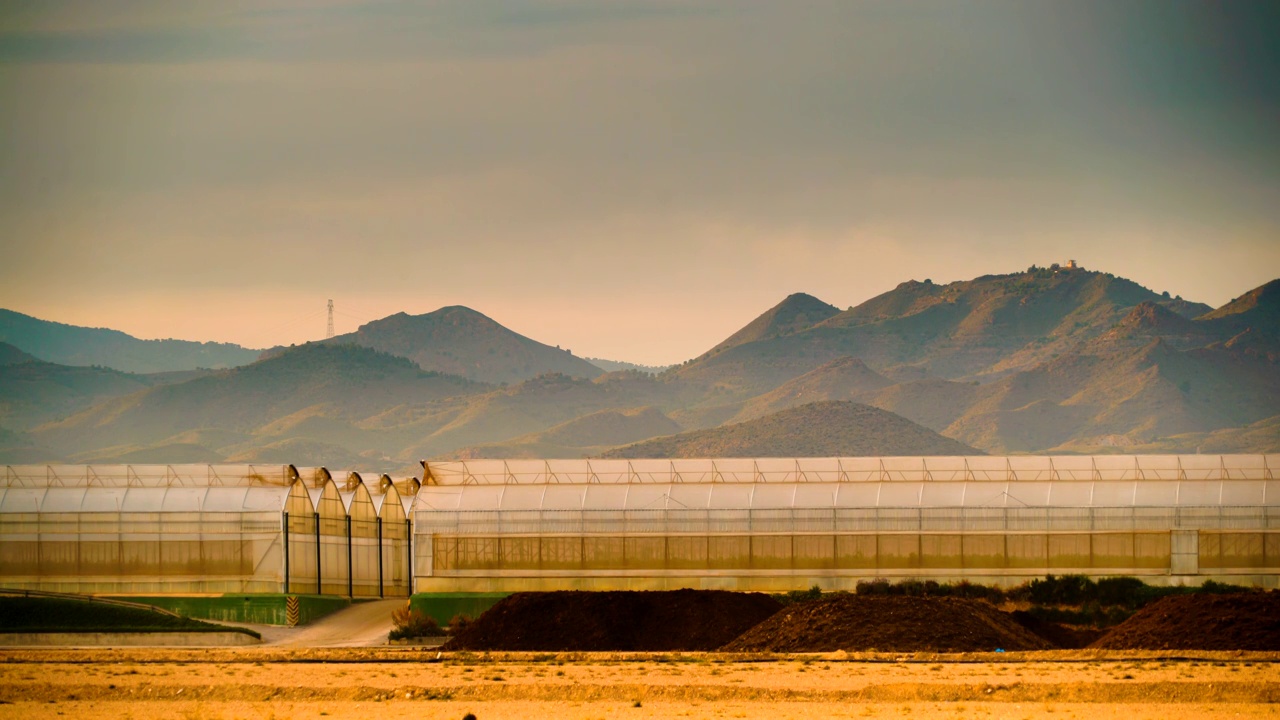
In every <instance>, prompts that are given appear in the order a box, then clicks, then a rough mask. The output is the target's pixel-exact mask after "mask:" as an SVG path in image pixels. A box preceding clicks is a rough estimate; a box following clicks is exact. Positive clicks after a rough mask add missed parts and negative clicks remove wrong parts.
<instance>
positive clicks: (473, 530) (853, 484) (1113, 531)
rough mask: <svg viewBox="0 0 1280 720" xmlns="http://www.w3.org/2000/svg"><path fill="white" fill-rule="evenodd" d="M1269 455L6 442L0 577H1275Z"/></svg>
mask: <svg viewBox="0 0 1280 720" xmlns="http://www.w3.org/2000/svg"><path fill="white" fill-rule="evenodd" d="M1277 466H1280V455H1181V456H1175V455H1168V456H1155V455H1151V456H1118V455H1111V456H1096V457H1089V456H1053V457H1046V456H1035V457H1030V456H1028V457H928V458H919V457H917V458H902V457H892V458H804V459H716V460H710V459H694V460H470V461H452V462H424V463H423V466H422V470H423V472H422V480H421V481H419V480H417V479H415V478H406V479H397V480H393V479H392V478H391V477H388V476H386V475H379V474H370V473H365V474H361V473H359V472H333V471H330V470H328V469H325V468H322V467H321V468H297V467H294V466H292V465H270V466H265V465H110V466H108V465H73V466H60V465H37V466H7V467H6V469H5V480H4V483H3V484H2V485H0V586H3V587H9V588H18V589H39V590H54V591H64V592H92V593H115V594H134V595H146V594H202V593H205V594H214V593H282V592H283V593H290V594H308V595H311V594H319V595H331V596H343V597H380V596H382V597H386V596H404V595H408V594H409V593H410V592H411V591H412V592H431V593H441V592H444V593H498V592H513V591H518V590H532V589H539V590H549V589H570V588H576V589H623V588H631V589H645V588H652V589H660V588H664V589H665V588H681V587H693V588H726V589H740V590H764V591H786V590H797V589H807V588H809V587H811V586H812V585H815V584H817V585H820V586H821V587H823V588H824V589H849V588H852V587H853V586H854V585H855V584H856V583H857V582H858V581H859V580H865V579H869V578H904V579H905V578H917V579H936V580H959V579H968V580H972V581H977V582H987V583H1002V584H1012V583H1018V582H1022V581H1024V580H1026V579H1029V578H1034V577H1043V576H1044V575H1046V574H1049V573H1053V574H1073V573H1081V574H1088V575H1094V576H1103V575H1134V576H1140V577H1142V578H1144V579H1145V580H1147V581H1148V582H1153V583H1199V582H1203V581H1204V580H1206V579H1215V580H1220V581H1228V582H1236V583H1242V584H1256V585H1261V586H1265V587H1276V586H1277V584H1278V582H1277V580H1278V579H1280V480H1277V479H1276V478H1275V476H1274V473H1275V470H1274V469H1275V468H1277Z"/></svg>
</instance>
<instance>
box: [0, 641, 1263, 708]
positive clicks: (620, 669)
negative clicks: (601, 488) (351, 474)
mask: <svg viewBox="0 0 1280 720" xmlns="http://www.w3.org/2000/svg"><path fill="white" fill-rule="evenodd" d="M1117 656H1118V657H1125V658H1128V659H1101V658H1099V656H1098V653H1096V652H1092V651H1085V652H1068V651H1055V652H1049V653H1017V654H1010V656H1009V657H1008V658H1006V660H1007V661H1003V662H1002V661H999V660H997V659H996V658H994V657H992V656H989V655H984V656H977V655H952V656H930V655H924V654H920V655H913V656H910V657H906V658H903V661H901V662H895V661H894V658H893V656H849V655H845V654H843V653H833V654H828V655H813V656H796V657H777V658H770V659H762V658H759V657H756V658H750V657H748V656H729V655H716V654H684V655H680V654H675V655H669V654H654V655H636V654H608V653H593V654H581V653H579V654H550V653H541V654H536V653H524V654H503V655H497V654H495V655H490V656H487V657H486V656H484V655H480V654H466V653H459V654H453V653H447V654H444V655H442V656H441V657H440V659H439V660H438V661H437V660H436V653H435V651H428V652H423V651H417V650H409V649H396V648H382V649H372V648H371V649H340V648H334V649H318V650H293V649H286V648H260V649H243V650H240V649H235V650H233V649H223V650H177V649H169V650H162V649H155V650H11V651H2V652H0V718H46V717H47V718H57V717H59V713H62V717H64V718H66V717H102V718H106V717H110V718H113V720H117V719H120V718H134V719H136V720H142V719H150V718H181V719H183V720H189V719H190V718H240V717H248V718H254V717H261V718H267V717H275V718H277V719H279V720H283V719H284V718H295V717H296V718H303V717H306V718H314V717H318V716H321V715H326V714H327V716H329V717H335V718H343V717H350V718H360V719H361V720H366V719H367V718H368V717H370V716H374V715H376V717H379V718H414V719H415V720H421V719H422V718H461V717H462V716H463V715H464V714H466V713H468V712H471V713H475V715H476V716H477V718H479V719H480V720H491V719H493V718H527V717H556V718H561V719H562V720H579V719H580V720H587V719H588V718H590V719H592V720H594V719H595V718H602V717H603V718H629V719H630V718H660V717H663V718H665V717H677V716H679V717H690V718H718V717H726V718H729V717H768V718H771V719H778V720H782V719H786V718H819V717H868V716H876V715H889V714H892V715H894V716H898V717H902V716H907V715H910V716H913V717H917V716H918V717H933V718H942V717H947V718H955V717H1011V718H1026V717H1039V716H1045V715H1047V714H1049V713H1052V714H1053V717H1063V718H1073V717H1074V718H1094V717H1103V718H1107V717H1111V718H1117V719H1120V718H1123V719H1124V720H1136V719H1139V718H1160V719H1161V720H1166V719H1167V718H1168V717H1171V716H1178V717H1186V716H1189V715H1194V716H1197V717H1237V716H1238V717H1269V716H1273V715H1274V710H1275V707H1276V706H1275V705H1274V703H1277V702H1280V674H1277V673H1276V669H1277V663H1280V654H1276V653H1253V654H1248V653H1243V654H1242V653H1198V654H1196V655H1195V656H1194V658H1195V659H1190V658H1188V659H1182V660H1170V659H1158V658H1154V657H1152V656H1151V655H1149V654H1148V655H1142V654H1132V653H1129V654H1125V653H1118V654H1117ZM868 660H872V661H868ZM637 701H639V702H640V703H641V706H640V707H635V703H636V702H637Z"/></svg>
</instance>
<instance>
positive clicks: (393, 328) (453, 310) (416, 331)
mask: <svg viewBox="0 0 1280 720" xmlns="http://www.w3.org/2000/svg"><path fill="white" fill-rule="evenodd" d="M325 342H326V343H329V344H339V345H340V344H355V345H361V346H364V347H368V348H373V349H374V350H379V351H381V352H385V353H390V354H392V355H398V356H400V357H405V358H409V359H410V360H412V361H414V362H416V363H417V364H418V365H419V366H421V367H422V368H423V369H425V370H435V371H438V372H443V373H449V374H451V375H460V376H462V377H465V378H468V379H471V380H478V381H481V382H487V383H510V382H519V381H521V380H526V379H528V378H532V377H536V376H538V375H542V374H545V373H563V374H565V375H569V376H571V377H584V378H593V377H596V376H599V375H603V374H604V371H603V370H601V369H600V368H598V367H596V366H595V365H592V364H591V363H589V362H587V361H586V360H583V359H582V358H578V357H574V355H573V354H572V353H570V352H569V351H568V350H561V349H560V348H558V347H557V348H553V347H550V346H547V345H543V344H542V343H540V342H538V341H536V340H530V339H529V338H527V337H525V336H523V335H520V334H518V333H515V332H512V331H511V330H508V329H507V328H505V327H503V326H502V325H499V324H498V323H497V322H495V321H493V320H492V319H490V318H489V317H486V316H485V315H482V314H481V313H478V312H476V311H475V310H472V309H470V308H466V307H462V306H460V305H455V306H451V307H444V308H440V309H439V310H436V311H435V312H430V313H427V314H425V315H407V314H405V313H397V314H395V315H392V316H390V317H385V318H383V319H381V320H375V321H373V322H371V323H368V324H365V325H361V326H360V328H359V329H358V330H356V331H355V332H354V333H348V334H346V335H339V336H337V337H334V338H332V339H330V340H327V341H325Z"/></svg>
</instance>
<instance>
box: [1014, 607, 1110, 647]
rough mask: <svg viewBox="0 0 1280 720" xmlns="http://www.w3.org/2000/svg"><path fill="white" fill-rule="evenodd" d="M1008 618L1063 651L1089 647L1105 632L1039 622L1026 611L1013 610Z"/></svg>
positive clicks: (1091, 628)
mask: <svg viewBox="0 0 1280 720" xmlns="http://www.w3.org/2000/svg"><path fill="white" fill-rule="evenodd" d="M1009 618H1010V619H1011V620H1013V621H1014V622H1016V623H1018V624H1019V625H1021V626H1022V627H1024V628H1026V629H1027V630H1030V631H1031V632H1033V633H1035V634H1036V635H1039V636H1040V637H1042V638H1044V639H1045V640H1048V641H1049V643H1050V644H1051V645H1053V646H1054V647H1057V648H1061V649H1063V650H1078V649H1080V648H1085V647H1089V644H1090V643H1092V642H1095V641H1096V640H1097V639H1098V638H1100V637H1102V636H1103V635H1105V634H1106V632H1107V631H1106V630H1100V629H1098V628H1094V627H1083V626H1080V625H1064V624H1062V623H1056V622H1051V621H1049V620H1041V619H1040V618H1038V617H1036V616H1035V615H1032V614H1031V613H1029V612H1027V611H1026V610H1014V611H1013V612H1011V613H1009Z"/></svg>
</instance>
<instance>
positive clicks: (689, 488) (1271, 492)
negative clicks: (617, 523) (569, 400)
mask: <svg viewBox="0 0 1280 720" xmlns="http://www.w3.org/2000/svg"><path fill="white" fill-rule="evenodd" d="M1206 506H1209V507H1218V506H1224V507H1225V506H1250V507H1256V506H1269V507H1280V480H1058V481H1053V482H1035V481H1018V480H1012V481H1005V482H991V481H950V480H944V481H930V482H920V481H909V480H908V481H868V482H862V483H851V482H843V483H828V482H791V483H768V484H764V483H754V484H753V483H714V484H713V483H705V484H682V483H644V484H631V485H604V484H572V485H570V484H565V485H560V486H555V485H446V486H431V487H427V486H424V487H423V488H422V489H421V490H419V491H418V495H417V500H416V502H415V504H414V506H413V508H414V511H416V512H423V511H426V512H439V511H444V512H467V511H522V510H524V511H529V510H532V511H557V510H559V511H565V510H572V511H577V510H624V511H625V510H677V509H680V510H759V509H792V508H810V509H829V508H890V507H893V508H904V507H905V508H946V507H957V508H964V507H1206Z"/></svg>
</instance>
